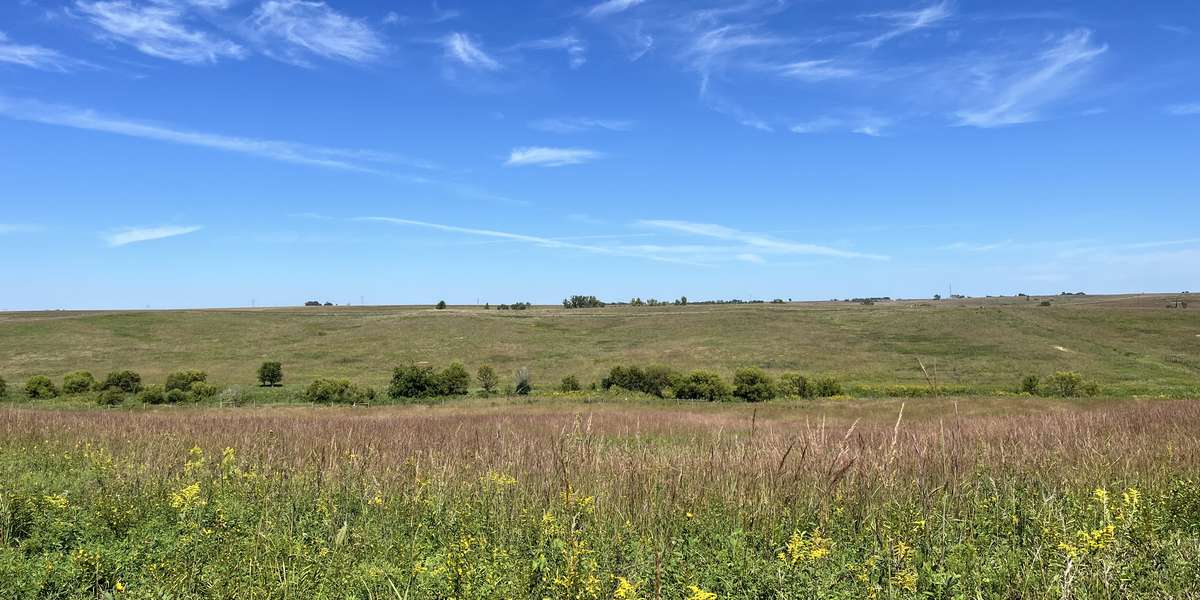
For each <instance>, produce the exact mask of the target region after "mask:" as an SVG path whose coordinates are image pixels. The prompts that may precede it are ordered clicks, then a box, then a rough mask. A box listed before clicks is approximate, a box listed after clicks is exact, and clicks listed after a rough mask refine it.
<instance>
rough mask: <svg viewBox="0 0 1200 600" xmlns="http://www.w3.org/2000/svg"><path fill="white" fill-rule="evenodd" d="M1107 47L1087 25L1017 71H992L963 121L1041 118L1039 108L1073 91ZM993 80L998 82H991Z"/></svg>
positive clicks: (992, 123) (986, 123) (980, 123)
mask: <svg viewBox="0 0 1200 600" xmlns="http://www.w3.org/2000/svg"><path fill="white" fill-rule="evenodd" d="M1107 50H1108V46H1107V45H1103V44H1101V45H1097V44H1095V43H1093V42H1092V32H1091V31H1089V30H1087V29H1080V30H1076V31H1073V32H1071V33H1068V34H1066V35H1063V36H1061V37H1059V38H1056V39H1054V40H1053V42H1052V45H1051V46H1050V47H1049V48H1047V49H1045V50H1043V51H1042V52H1041V53H1040V54H1039V55H1038V56H1036V57H1035V59H1034V60H1033V61H1029V62H1027V63H1022V66H1021V67H1020V68H1017V69H1016V70H1015V71H1013V72H1010V73H1007V74H1003V73H1001V74H998V77H993V76H991V75H989V76H988V77H987V79H986V81H987V82H988V83H987V84H986V85H984V86H982V89H981V90H980V93H979V94H978V95H979V96H980V97H982V98H983V100H982V101H981V104H980V105H979V106H974V107H970V108H967V109H963V110H960V111H958V113H957V116H958V118H959V124H960V125H970V126H974V127H999V126H1003V125H1013V124H1017V123H1027V122H1030V121H1035V120H1037V119H1039V118H1040V115H1039V109H1041V108H1042V107H1043V106H1044V105H1045V104H1048V103H1050V102H1053V101H1055V100H1059V99H1061V98H1063V97H1064V96H1066V95H1068V94H1069V93H1070V92H1072V91H1073V90H1074V89H1075V88H1076V87H1077V86H1078V85H1079V84H1080V82H1081V81H1082V78H1083V76H1084V75H1086V74H1087V68H1088V67H1089V66H1090V64H1091V63H1092V61H1093V60H1094V59H1095V58H1096V57H1098V56H1100V55H1101V54H1103V53H1104V52H1105V51H1107ZM1025 65H1028V66H1025ZM992 80H996V83H995V84H992V83H990V82H991V81H992Z"/></svg>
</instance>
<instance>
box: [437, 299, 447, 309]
mask: <svg viewBox="0 0 1200 600" xmlns="http://www.w3.org/2000/svg"><path fill="white" fill-rule="evenodd" d="M436 308H437V309H438V310H445V308H446V301H445V300H438V303H437V307H436Z"/></svg>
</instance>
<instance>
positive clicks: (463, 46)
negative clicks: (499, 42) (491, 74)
mask: <svg viewBox="0 0 1200 600" xmlns="http://www.w3.org/2000/svg"><path fill="white" fill-rule="evenodd" d="M442 46H443V47H444V48H445V50H446V57H447V58H449V59H451V60H454V61H456V62H458V63H461V64H463V65H464V66H467V67H470V68H472V69H478V70H481V71H499V70H500V69H502V68H504V65H502V64H500V61H498V60H496V59H494V58H492V57H491V56H489V55H488V54H487V53H486V52H484V51H483V48H481V47H480V46H479V44H478V43H477V42H475V41H474V40H473V39H471V36H469V35H467V34H465V33H459V32H455V33H451V34H450V35H447V36H446V37H445V38H443V39H442Z"/></svg>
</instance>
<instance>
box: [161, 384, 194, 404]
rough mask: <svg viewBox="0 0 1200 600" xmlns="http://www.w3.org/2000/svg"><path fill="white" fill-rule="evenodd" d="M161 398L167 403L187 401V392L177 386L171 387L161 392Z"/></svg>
mask: <svg viewBox="0 0 1200 600" xmlns="http://www.w3.org/2000/svg"><path fill="white" fill-rule="evenodd" d="M163 399H164V400H165V401H166V403H167V404H181V403H184V402H187V399H188V395H187V392H185V391H183V390H181V389H179V388H172V389H169V390H167V392H166V393H165V394H163Z"/></svg>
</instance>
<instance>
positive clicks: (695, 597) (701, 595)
mask: <svg viewBox="0 0 1200 600" xmlns="http://www.w3.org/2000/svg"><path fill="white" fill-rule="evenodd" d="M688 589H689V590H691V591H692V595H691V596H688V600H717V595H716V594H714V593H712V592H708V591H705V590H703V589H701V588H699V587H697V586H694V585H689V586H688Z"/></svg>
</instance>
